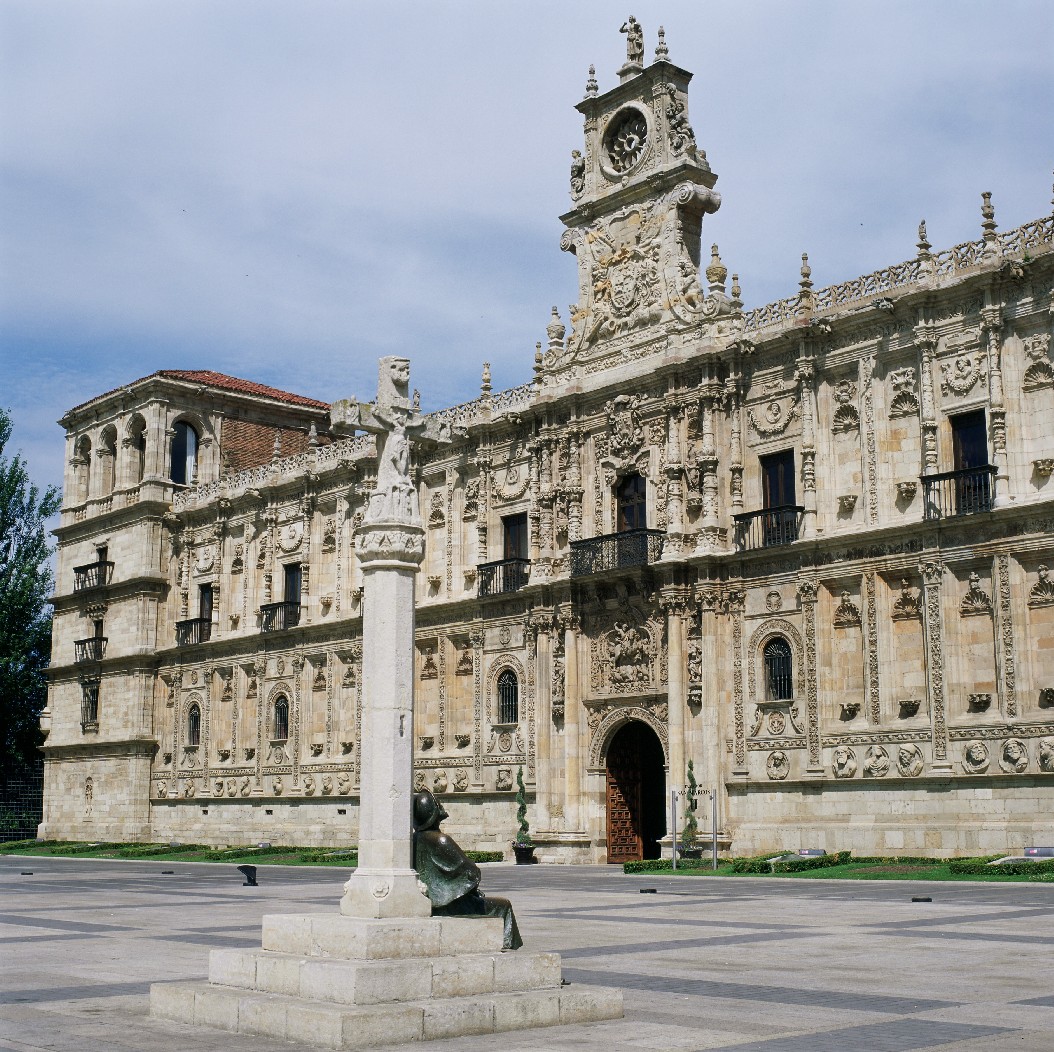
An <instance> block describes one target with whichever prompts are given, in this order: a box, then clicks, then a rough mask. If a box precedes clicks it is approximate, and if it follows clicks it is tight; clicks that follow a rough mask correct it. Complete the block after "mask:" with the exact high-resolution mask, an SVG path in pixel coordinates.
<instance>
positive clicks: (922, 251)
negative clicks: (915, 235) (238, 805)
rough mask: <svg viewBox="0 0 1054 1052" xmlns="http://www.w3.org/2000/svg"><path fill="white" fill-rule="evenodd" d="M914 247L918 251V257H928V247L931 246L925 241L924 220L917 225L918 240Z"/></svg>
mask: <svg viewBox="0 0 1054 1052" xmlns="http://www.w3.org/2000/svg"><path fill="white" fill-rule="evenodd" d="M915 247H916V248H917V249H918V250H919V255H920V256H926V255H929V251H930V247H931V246H930V243H929V241H928V240H927V239H926V220H925V219H923V220H922V222H921V223H919V240H918V243H917V244H916V245H915Z"/></svg>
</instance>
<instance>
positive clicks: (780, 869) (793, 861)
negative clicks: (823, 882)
mask: <svg viewBox="0 0 1054 1052" xmlns="http://www.w3.org/2000/svg"><path fill="white" fill-rule="evenodd" d="M851 856H852V852H851V851H836V852H835V853H834V854H833V855H799V856H797V857H796V858H789V859H787V860H786V861H785V862H773V863H772V872H773V873H803V872H804V871H805V870H807V869H828V868H829V867H831V866H844V865H845V864H846V863H847V862H848V861H849V859H850V858H851Z"/></svg>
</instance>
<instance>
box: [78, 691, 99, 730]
mask: <svg viewBox="0 0 1054 1052" xmlns="http://www.w3.org/2000/svg"><path fill="white" fill-rule="evenodd" d="M98 729H99V681H98V680H97V679H89V680H84V681H82V683H81V730H82V731H95V730H98Z"/></svg>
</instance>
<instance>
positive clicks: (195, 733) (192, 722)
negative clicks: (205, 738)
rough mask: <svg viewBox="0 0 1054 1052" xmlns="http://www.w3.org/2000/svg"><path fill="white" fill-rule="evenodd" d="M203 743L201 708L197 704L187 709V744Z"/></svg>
mask: <svg viewBox="0 0 1054 1052" xmlns="http://www.w3.org/2000/svg"><path fill="white" fill-rule="evenodd" d="M200 744H201V708H200V706H198V705H197V704H194V705H191V706H190V708H189V709H187V745H200Z"/></svg>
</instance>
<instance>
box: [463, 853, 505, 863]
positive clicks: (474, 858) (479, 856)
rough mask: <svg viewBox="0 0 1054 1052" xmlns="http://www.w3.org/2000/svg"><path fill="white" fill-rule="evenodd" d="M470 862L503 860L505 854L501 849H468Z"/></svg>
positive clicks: (467, 854)
mask: <svg viewBox="0 0 1054 1052" xmlns="http://www.w3.org/2000/svg"><path fill="white" fill-rule="evenodd" d="M465 855H466V856H467V857H468V860H469V861H470V862H502V861H503V860H504V859H505V855H504V854H503V853H502V852H500V851H466V852H465Z"/></svg>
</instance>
